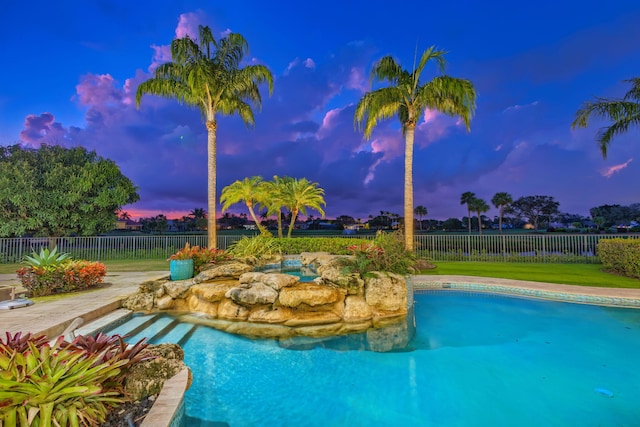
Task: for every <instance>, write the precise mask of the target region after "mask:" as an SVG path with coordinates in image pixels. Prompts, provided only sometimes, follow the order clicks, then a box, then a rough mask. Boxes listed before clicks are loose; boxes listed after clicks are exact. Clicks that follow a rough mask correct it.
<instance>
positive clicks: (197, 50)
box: [136, 26, 273, 248]
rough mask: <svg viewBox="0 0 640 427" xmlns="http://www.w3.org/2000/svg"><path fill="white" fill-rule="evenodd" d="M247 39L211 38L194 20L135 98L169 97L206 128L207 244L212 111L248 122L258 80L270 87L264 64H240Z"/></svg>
mask: <svg viewBox="0 0 640 427" xmlns="http://www.w3.org/2000/svg"><path fill="white" fill-rule="evenodd" d="M248 51H249V45H248V43H247V41H246V40H245V39H244V37H242V35H240V34H237V33H230V34H228V35H227V36H226V37H222V38H220V39H219V40H216V39H215V37H214V36H213V34H212V33H211V29H210V28H209V27H203V26H199V28H198V39H197V40H194V39H192V38H190V37H189V36H185V37H183V38H178V39H174V40H173V41H172V42H171V59H172V62H168V63H166V64H162V65H160V66H159V67H158V68H156V70H155V72H154V76H153V77H152V78H151V79H149V80H147V81H145V82H143V83H141V84H140V85H139V86H138V89H137V92H136V104H137V105H138V107H139V106H140V101H141V99H142V96H143V95H144V94H151V95H158V96H162V97H165V98H170V99H175V100H177V101H178V102H180V103H181V104H186V105H188V106H190V107H193V108H197V109H199V110H200V112H201V113H202V116H203V118H204V120H205V125H206V128H207V164H208V181H207V189H208V190H207V196H208V212H209V217H208V227H207V229H208V236H209V247H211V248H215V247H216V238H217V233H216V203H217V198H216V197H217V196H216V175H217V164H216V151H217V144H216V138H217V128H218V122H217V120H216V115H217V114H222V115H234V114H237V115H238V116H240V118H241V119H242V121H243V122H244V123H245V124H246V125H248V126H251V125H253V124H254V122H255V121H254V116H253V110H252V107H251V104H253V105H255V106H256V107H258V108H259V107H260V106H261V104H262V98H261V96H260V90H259V85H260V84H262V83H267V85H268V87H269V93H271V92H272V91H273V76H272V74H271V72H270V71H269V69H268V68H267V67H265V66H264V65H247V66H245V67H241V63H242V60H243V58H244V56H245V55H246V54H247V53H248Z"/></svg>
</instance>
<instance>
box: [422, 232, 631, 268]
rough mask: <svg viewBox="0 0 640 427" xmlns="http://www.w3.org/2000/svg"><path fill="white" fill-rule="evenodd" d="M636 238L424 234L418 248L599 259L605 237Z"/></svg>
mask: <svg viewBox="0 0 640 427" xmlns="http://www.w3.org/2000/svg"><path fill="white" fill-rule="evenodd" d="M620 237H623V238H632V239H636V238H638V237H640V236H639V235H631V234H630V235H618V234H509V235H503V236H500V235H485V236H480V235H420V236H416V238H415V246H414V249H415V251H416V254H417V255H418V256H419V257H421V258H427V259H430V260H432V261H484V262H531V263H565V264H566V263H581V264H591V263H599V262H600V260H599V259H598V250H597V247H598V242H599V241H600V240H601V239H611V238H620Z"/></svg>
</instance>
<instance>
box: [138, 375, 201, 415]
mask: <svg viewBox="0 0 640 427" xmlns="http://www.w3.org/2000/svg"><path fill="white" fill-rule="evenodd" d="M188 388H189V369H188V368H187V369H183V370H181V371H180V372H178V373H177V374H176V375H174V376H173V377H172V378H170V379H169V380H167V381H166V382H165V383H164V386H163V387H162V390H161V391H160V394H159V395H158V398H157V399H156V401H155V402H154V403H153V407H152V408H151V411H149V413H148V414H147V416H146V417H145V418H144V420H143V421H142V424H140V427H170V426H173V425H176V426H179V425H181V424H180V423H179V422H178V421H179V420H180V418H181V417H184V416H185V414H184V405H183V399H184V393H185V392H186V391H187V389H188ZM174 419H175V420H176V421H175V422H174Z"/></svg>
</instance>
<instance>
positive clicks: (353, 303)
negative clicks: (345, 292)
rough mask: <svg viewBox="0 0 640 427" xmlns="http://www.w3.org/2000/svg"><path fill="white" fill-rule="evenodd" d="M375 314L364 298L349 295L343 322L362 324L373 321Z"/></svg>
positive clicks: (345, 304)
mask: <svg viewBox="0 0 640 427" xmlns="http://www.w3.org/2000/svg"><path fill="white" fill-rule="evenodd" d="M372 315H373V313H372V311H371V307H370V306H369V304H367V301H365V299H364V297H362V296H357V295H349V296H347V297H346V298H345V300H344V314H343V320H344V321H345V322H362V321H365V320H369V319H371V317H372Z"/></svg>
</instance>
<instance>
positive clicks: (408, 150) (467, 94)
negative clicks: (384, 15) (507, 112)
mask: <svg viewBox="0 0 640 427" xmlns="http://www.w3.org/2000/svg"><path fill="white" fill-rule="evenodd" d="M445 54H446V52H444V51H440V50H435V47H434V46H431V47H430V48H429V49H427V50H425V51H424V52H423V54H422V56H421V57H420V61H418V63H417V64H416V65H414V69H413V70H412V71H411V72H409V71H407V70H403V69H402V67H401V66H400V64H399V63H398V62H396V60H395V59H393V57H391V56H385V57H383V58H382V59H380V60H379V61H378V62H376V63H375V64H374V66H373V69H372V70H371V79H372V80H378V81H387V82H389V83H390V86H389V87H384V88H381V89H377V90H374V91H372V92H367V93H366V94H365V95H364V96H363V97H362V99H360V101H359V102H358V105H357V106H356V112H355V116H354V121H355V123H356V124H357V125H358V127H360V128H362V125H363V124H364V137H365V138H366V139H369V138H371V133H372V132H373V129H374V128H375V127H376V126H377V125H378V121H379V120H382V119H389V118H392V117H394V116H398V118H399V119H400V123H401V125H402V133H403V135H404V138H405V148H404V217H405V218H406V219H409V218H413V140H414V133H415V129H416V125H417V124H418V121H419V120H420V116H421V115H422V113H423V112H424V110H425V109H427V108H429V109H431V110H437V111H440V112H441V113H444V114H447V115H449V116H453V117H460V118H461V119H462V121H463V122H464V123H465V125H466V127H467V130H469V129H470V123H471V117H472V116H473V113H474V111H475V100H476V91H475V89H474V87H473V84H472V83H471V82H470V81H469V80H464V79H456V78H453V77H449V76H446V75H441V76H437V77H434V78H433V79H432V80H431V81H429V82H427V83H424V84H420V76H421V75H422V72H423V71H424V68H425V66H426V65H427V63H428V62H429V61H434V62H435V63H436V65H437V66H438V68H439V71H440V72H444V68H445V64H446V61H445V59H444V55H445ZM405 246H406V248H407V249H408V250H413V221H405Z"/></svg>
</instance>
